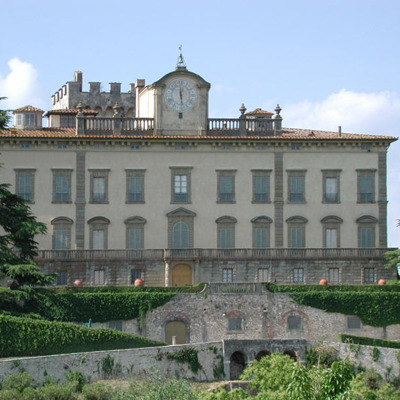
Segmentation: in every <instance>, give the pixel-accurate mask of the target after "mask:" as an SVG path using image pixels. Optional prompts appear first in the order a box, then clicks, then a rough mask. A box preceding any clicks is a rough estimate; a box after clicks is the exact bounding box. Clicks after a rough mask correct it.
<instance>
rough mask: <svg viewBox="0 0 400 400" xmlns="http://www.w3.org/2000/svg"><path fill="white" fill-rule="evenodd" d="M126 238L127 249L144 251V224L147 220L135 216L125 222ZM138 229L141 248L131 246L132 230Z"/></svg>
mask: <svg viewBox="0 0 400 400" xmlns="http://www.w3.org/2000/svg"><path fill="white" fill-rule="evenodd" d="M124 223H125V226H126V236H125V248H126V249H128V250H140V249H144V224H145V223H146V219H145V218H143V217H139V216H135V217H130V218H127V219H126V220H125V221H124ZM131 229H137V230H138V231H139V235H140V247H131V246H130V244H131V242H130V230H131Z"/></svg>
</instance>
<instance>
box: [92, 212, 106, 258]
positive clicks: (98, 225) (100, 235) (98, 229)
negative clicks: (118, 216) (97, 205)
mask: <svg viewBox="0 0 400 400" xmlns="http://www.w3.org/2000/svg"><path fill="white" fill-rule="evenodd" d="M109 223H110V220H109V219H107V218H104V217H94V218H92V219H90V220H89V221H88V224H89V230H90V238H89V247H90V249H93V250H103V249H107V247H108V225H109Z"/></svg>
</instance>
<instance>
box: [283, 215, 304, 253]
mask: <svg viewBox="0 0 400 400" xmlns="http://www.w3.org/2000/svg"><path fill="white" fill-rule="evenodd" d="M307 222H308V220H307V219H306V218H304V217H300V216H295V217H290V218H288V219H287V220H286V224H287V233H288V239H287V240H288V248H291V249H304V248H305V247H306V223H307ZM292 229H300V233H301V241H302V243H301V246H294V245H293V236H292V233H293V232H292ZM296 244H297V243H296Z"/></svg>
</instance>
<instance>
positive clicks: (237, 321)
mask: <svg viewBox="0 0 400 400" xmlns="http://www.w3.org/2000/svg"><path fill="white" fill-rule="evenodd" d="M243 331H244V329H243V317H241V316H240V315H235V316H228V333H229V332H243Z"/></svg>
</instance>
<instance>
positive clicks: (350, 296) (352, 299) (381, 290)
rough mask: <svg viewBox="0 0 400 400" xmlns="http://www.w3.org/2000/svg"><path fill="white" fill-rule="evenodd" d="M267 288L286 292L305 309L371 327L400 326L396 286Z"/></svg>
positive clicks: (282, 286)
mask: <svg viewBox="0 0 400 400" xmlns="http://www.w3.org/2000/svg"><path fill="white" fill-rule="evenodd" d="M267 288H268V290H271V291H273V292H275V293H276V292H285V293H287V294H289V295H290V296H291V297H292V298H293V299H294V300H295V301H296V302H297V303H298V304H301V305H305V306H310V307H314V308H319V309H322V310H324V311H327V312H335V313H341V314H345V315H357V316H358V317H359V318H360V319H361V320H362V321H363V323H364V324H367V325H371V326H377V327H378V326H379V327H382V326H388V325H392V324H400V312H399V304H400V292H399V291H398V290H397V288H398V286H396V285H393V286H387V287H384V286H378V285H374V286H373V285H371V286H322V285H274V284H267ZM393 288H396V289H393ZM354 289H355V290H354ZM345 290H346V291H345Z"/></svg>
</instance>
